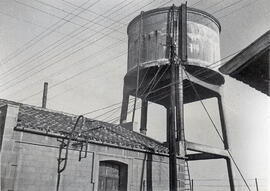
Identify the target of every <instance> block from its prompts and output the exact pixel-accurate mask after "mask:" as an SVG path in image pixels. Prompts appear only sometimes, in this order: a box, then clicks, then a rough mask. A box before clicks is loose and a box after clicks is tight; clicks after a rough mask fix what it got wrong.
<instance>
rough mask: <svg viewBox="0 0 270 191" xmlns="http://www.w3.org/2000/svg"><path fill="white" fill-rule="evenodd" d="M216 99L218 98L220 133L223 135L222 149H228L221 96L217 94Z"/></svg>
mask: <svg viewBox="0 0 270 191" xmlns="http://www.w3.org/2000/svg"><path fill="white" fill-rule="evenodd" d="M217 100H218V109H219V116H220V123H221V129H222V135H223V143H224V149H229V142H228V136H227V129H226V121H225V115H224V110H223V104H222V99H221V96H218V97H217Z"/></svg>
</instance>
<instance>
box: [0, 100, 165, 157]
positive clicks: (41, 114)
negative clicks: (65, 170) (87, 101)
mask: <svg viewBox="0 0 270 191" xmlns="http://www.w3.org/2000/svg"><path fill="white" fill-rule="evenodd" d="M7 103H9V104H16V105H19V106H20V108H19V114H18V123H17V124H18V125H17V128H20V129H24V130H29V129H30V130H35V131H39V132H41V133H44V134H48V135H49V134H56V135H63V134H65V133H64V132H70V131H71V129H72V128H73V126H74V124H75V122H76V120H77V117H78V116H76V115H72V114H67V113H62V112H58V111H52V110H49V109H44V108H40V107H35V106H30V105H26V104H21V103H16V102H12V101H8V100H3V99H0V106H1V105H4V104H7ZM76 129H77V131H76V132H78V133H80V134H81V135H80V136H81V137H82V136H84V137H87V138H88V141H89V142H92V143H99V144H100V143H101V144H109V145H113V146H117V147H122V148H129V149H136V150H143V151H151V152H155V153H167V152H168V148H167V147H165V146H164V145H163V144H162V143H160V142H158V141H156V140H153V139H152V138H150V137H147V136H145V135H142V134H140V133H137V132H135V131H131V130H128V129H126V128H124V127H122V126H120V125H115V124H110V123H106V122H102V121H97V120H92V119H89V118H85V119H84V122H83V123H82V126H81V124H79V125H78V126H77V127H76Z"/></svg>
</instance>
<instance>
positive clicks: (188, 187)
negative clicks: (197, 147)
mask: <svg viewBox="0 0 270 191" xmlns="http://www.w3.org/2000/svg"><path fill="white" fill-rule="evenodd" d="M184 173H185V177H184V180H185V191H193V185H192V183H191V180H190V173H189V166H188V161H185V168H184Z"/></svg>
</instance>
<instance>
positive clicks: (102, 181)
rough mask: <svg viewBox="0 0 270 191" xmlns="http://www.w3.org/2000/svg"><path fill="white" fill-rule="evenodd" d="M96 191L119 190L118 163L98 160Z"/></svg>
mask: <svg viewBox="0 0 270 191" xmlns="http://www.w3.org/2000/svg"><path fill="white" fill-rule="evenodd" d="M98 191H120V165H118V164H115V163H113V162H107V161H102V162H100V166H99V181H98Z"/></svg>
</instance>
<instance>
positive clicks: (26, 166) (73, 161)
mask: <svg viewBox="0 0 270 191" xmlns="http://www.w3.org/2000/svg"><path fill="white" fill-rule="evenodd" d="M0 111H1V115H4V114H5V112H6V120H5V122H3V120H1V122H0V127H1V128H3V127H4V133H3V139H2V150H1V190H2V191H12V190H16V191H37V190H39V191H48V190H55V189H56V182H57V158H58V151H59V142H57V140H56V138H55V137H49V136H45V135H38V134H34V133H29V132H22V131H14V127H15V126H16V121H17V119H16V116H17V114H18V107H16V106H8V107H2V108H0ZM0 117H1V116H0ZM1 123H2V125H1ZM3 124H4V125H3ZM68 157H69V158H68V163H67V167H66V170H65V171H64V172H63V173H62V175H61V181H60V191H84V190H85V191H92V190H98V177H99V175H98V174H99V162H100V161H106V160H112V161H118V162H121V163H124V164H127V165H128V183H127V187H128V190H130V191H135V190H136V191H137V190H154V191H165V190H168V188H169V171H168V170H169V169H168V168H169V166H168V157H167V156H162V155H156V154H150V153H144V152H140V151H135V150H127V149H122V148H117V147H112V146H108V145H107V146H106V145H102V144H93V143H92V144H89V147H88V156H87V158H84V159H82V160H81V161H80V162H79V161H78V157H79V151H78V148H75V147H71V149H70V150H69V156H68ZM178 164H179V165H178V169H182V170H181V171H182V172H183V169H184V166H183V164H184V163H183V161H182V160H181V161H180V160H178ZM178 178H179V179H180V178H181V179H183V173H180V175H179V177H178Z"/></svg>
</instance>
